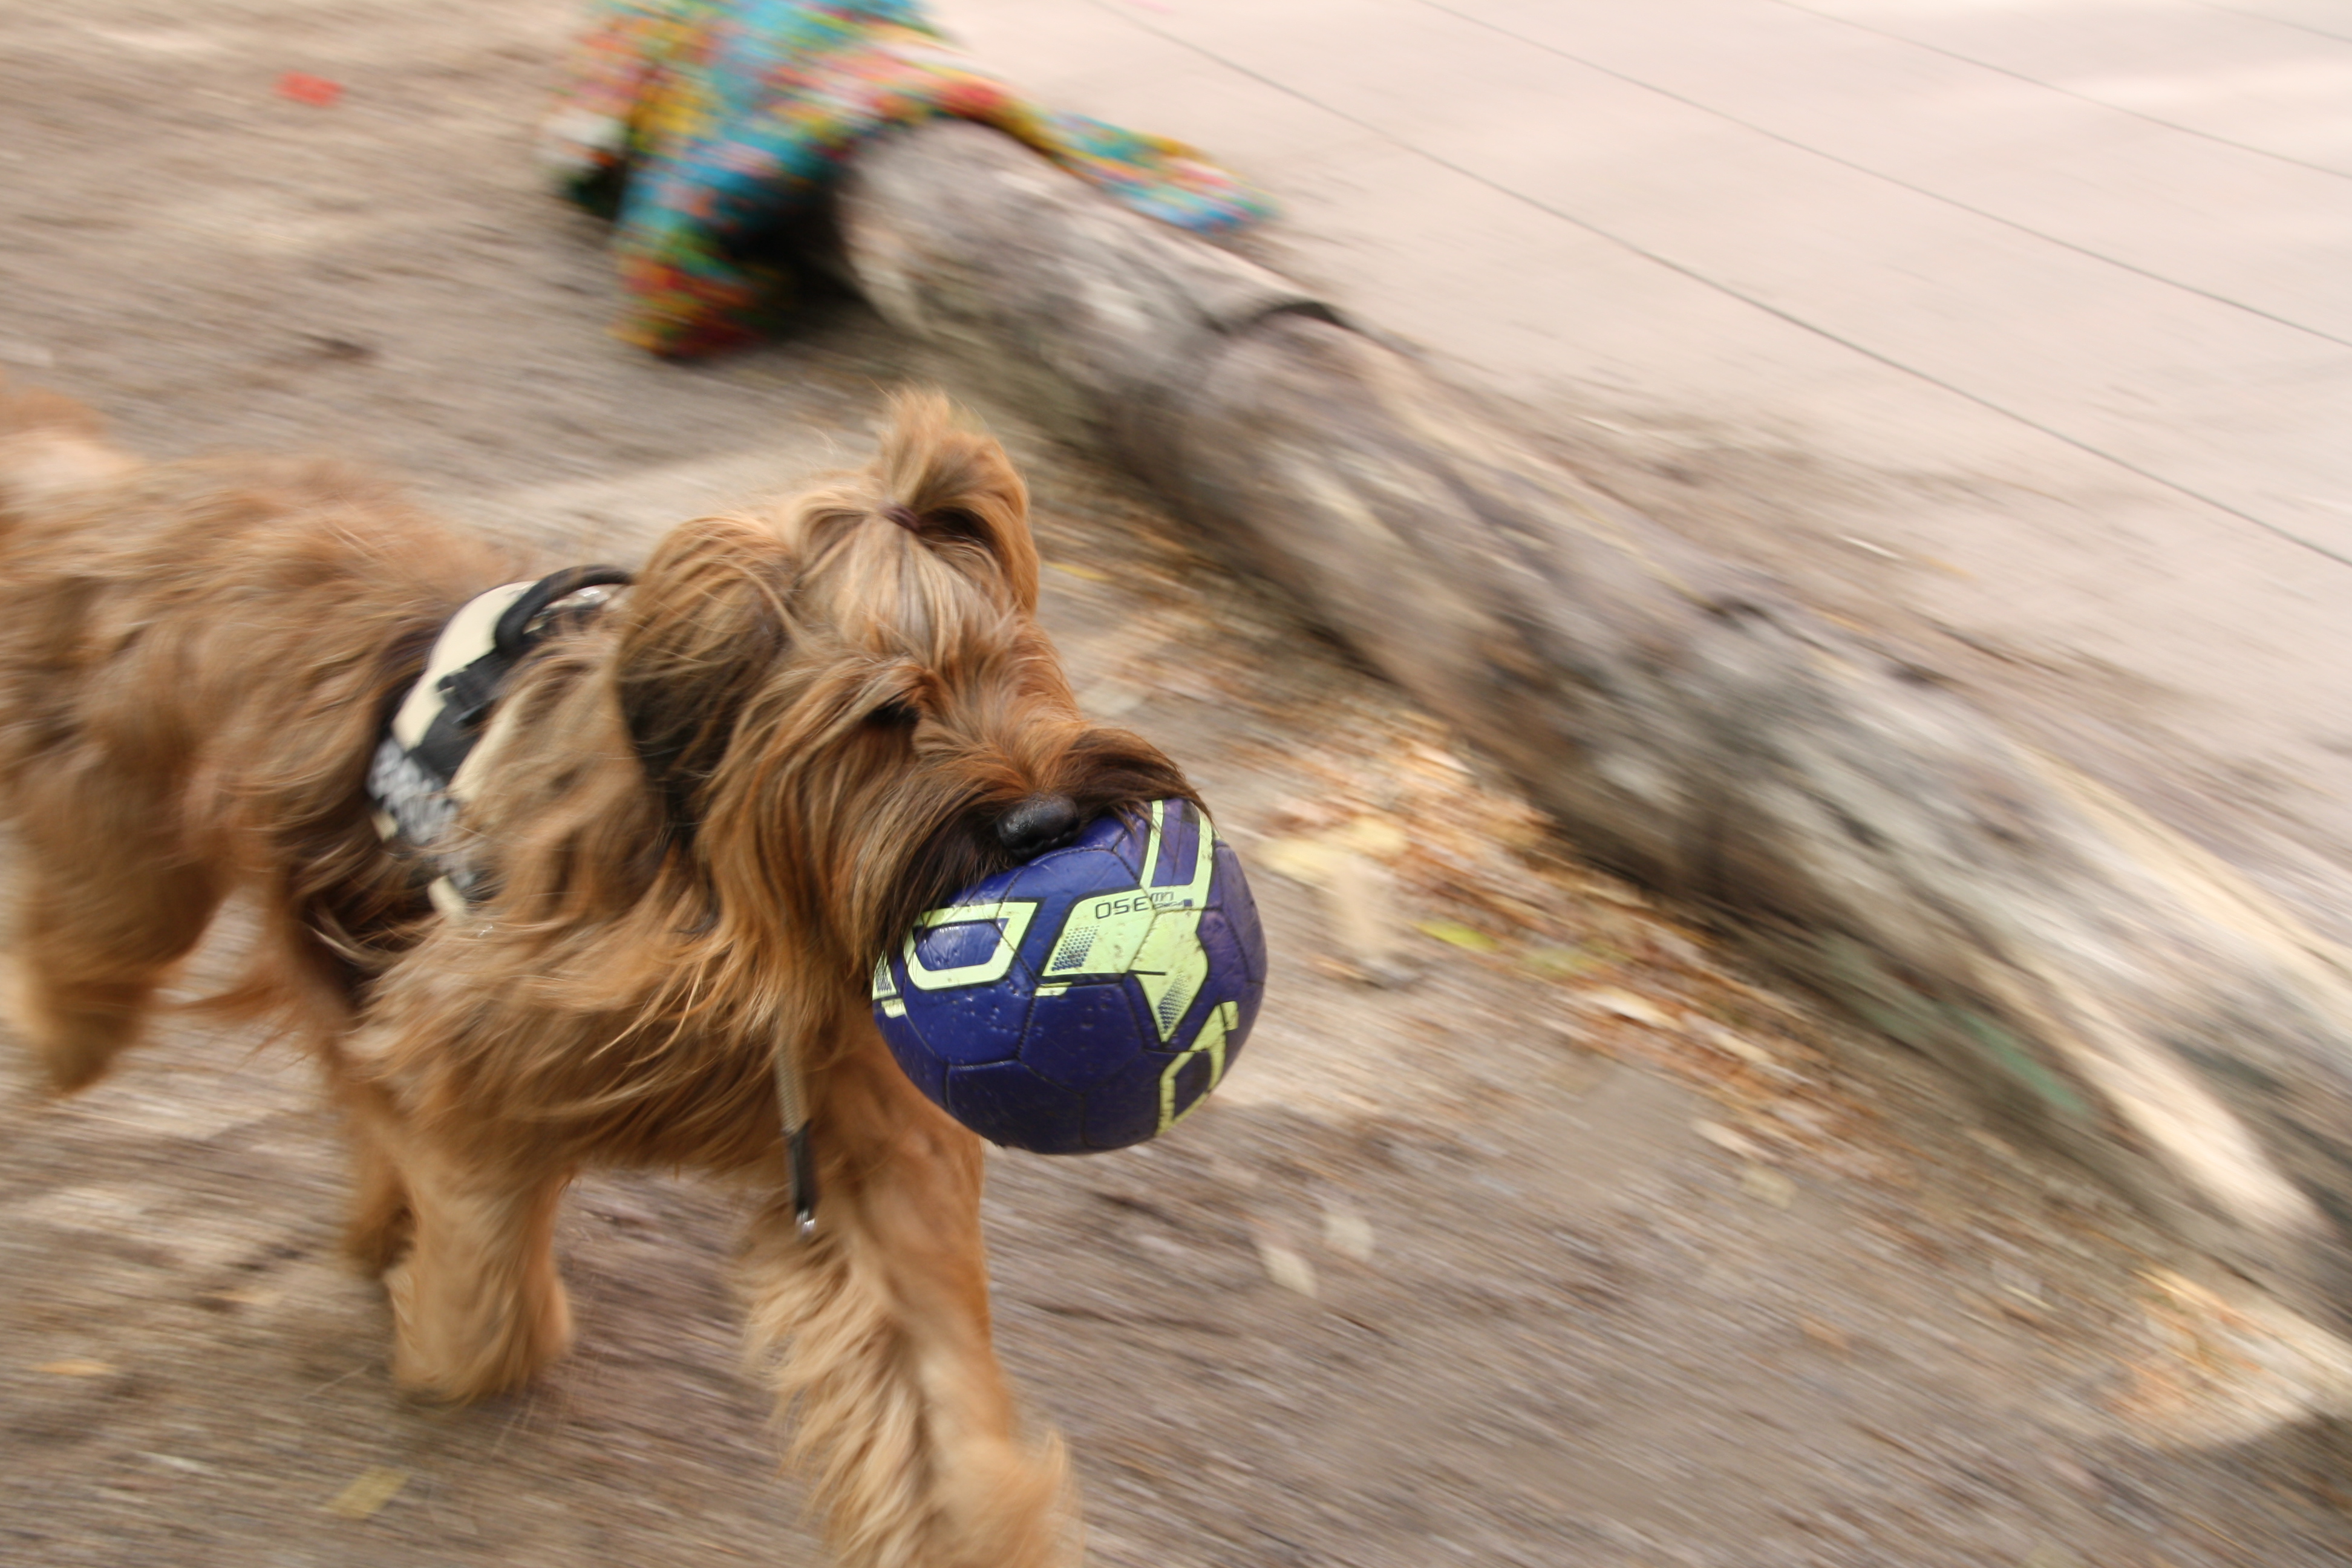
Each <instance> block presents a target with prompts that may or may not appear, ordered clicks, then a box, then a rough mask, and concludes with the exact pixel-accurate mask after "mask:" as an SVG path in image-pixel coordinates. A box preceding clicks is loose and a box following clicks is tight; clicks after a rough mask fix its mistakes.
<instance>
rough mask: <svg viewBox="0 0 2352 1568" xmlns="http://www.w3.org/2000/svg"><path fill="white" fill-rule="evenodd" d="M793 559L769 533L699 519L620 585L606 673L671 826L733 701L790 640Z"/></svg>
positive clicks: (704, 776) (719, 755)
mask: <svg viewBox="0 0 2352 1568" xmlns="http://www.w3.org/2000/svg"><path fill="white" fill-rule="evenodd" d="M792 581H793V565H792V556H791V553H790V552H788V551H787V550H786V549H785V547H784V544H783V542H782V541H781V540H779V539H778V538H777V537H776V536H775V535H774V534H773V533H772V532H770V531H768V530H766V529H763V528H761V527H759V526H758V525H756V524H753V523H750V522H746V521H740V520H738V519H735V518H725V517H714V518H704V519H702V520H700V521H695V522H689V523H686V524H683V525H682V526H680V527H678V528H676V529H673V530H671V531H670V532H669V534H668V536H667V537H666V538H665V539H664V540H663V541H662V542H661V543H660V544H659V545H658V546H657V547H656V549H655V551H654V553H653V558H652V559H651V560H650V561H648V562H646V567H645V570H644V571H643V572H640V573H639V574H637V577H636V581H635V584H634V585H633V586H632V587H631V588H630V590H629V599H628V605H627V607H626V609H625V612H624V613H625V617H626V618H625V624H624V626H623V628H622V632H621V638H620V647H619V652H618V660H619V664H618V669H617V671H616V676H615V679H616V682H617V685H618V688H619V697H620V704H621V717H622V719H623V721H625V723H626V724H627V725H628V729H629V738H630V739H631V740H632V741H633V742H635V745H636V750H637V756H638V758H639V759H640V760H641V761H642V762H643V763H644V764H645V769H646V776H647V777H648V778H649V779H650V780H651V781H652V782H653V784H654V785H655V787H656V789H658V790H659V791H660V792H661V793H662V795H663V797H664V799H665V800H666V801H667V803H668V805H669V808H670V814H671V816H673V817H674V818H676V819H677V821H678V823H680V824H681V825H682V826H688V825H691V823H692V822H693V820H694V808H695V803H696V798H697V796H698V795H699V793H700V791H701V789H702V786H703V785H704V784H706V783H707V782H709V778H710V776H711V774H712V773H716V772H717V771H718V768H719V763H720V761H721V760H722V759H723V758H724V757H725V756H726V754H727V745H728V742H729V739H730V737H731V736H732V734H733V732H734V729H735V722H736V720H737V718H738V717H739V715H740V713H741V711H742V708H743V703H744V701H745V700H747V699H748V698H750V697H751V694H752V693H753V692H754V691H755V690H757V689H758V688H759V686H760V684H761V681H762V680H763V679H765V677H766V676H767V674H768V672H769V671H770V670H771V669H772V668H774V666H775V664H776V662H777V660H779V659H780V658H782V657H783V655H784V652H785V650H786V648H787V647H788V646H789V645H790V642H791V630H790V616H789V609H788V605H787V603H786V601H787V598H788V595H790V593H791V588H792Z"/></svg>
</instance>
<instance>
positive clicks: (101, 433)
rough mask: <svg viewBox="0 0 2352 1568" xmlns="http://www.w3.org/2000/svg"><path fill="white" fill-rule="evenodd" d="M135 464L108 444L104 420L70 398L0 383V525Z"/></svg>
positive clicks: (96, 484)
mask: <svg viewBox="0 0 2352 1568" xmlns="http://www.w3.org/2000/svg"><path fill="white" fill-rule="evenodd" d="M135 466H136V465H135V464H134V463H133V461H132V459H131V458H130V457H129V456H127V455H126V454H124V453H123V452H121V450H119V449H118V448H116V447H113V446H112V445H110V443H109V442H108V441H107V439H106V425H105V422H104V421H103V420H101V419H100V418H99V416H97V415H95V414H93V413H91V412H90V411H89V409H87V408H85V407H83V406H82V405H80V404H79V403H76V402H75V401H74V400H73V399H72V398H70V397H62V396H59V395H58V394H56V393H54V392H44V391H42V390H40V389H39V388H37V387H28V388H26V389H24V390H23V391H16V390H12V389H10V388H9V387H7V386H5V385H0V527H5V525H6V524H7V522H8V521H10V520H11V519H12V518H14V517H16V516H20V515H23V514H25V513H26V512H30V511H33V510H37V509H38V508H41V507H44V506H47V505H50V504H52V503H54V502H56V501H58V500H64V499H66V498H68V497H69V496H72V495H74V494H76V493H77V492H79V491H83V490H89V489H97V488H98V487H100V486H101V485H104V484H107V483H109V482H110V481H111V480H113V479H119V478H120V477H121V476H122V475H123V474H125V473H127V472H129V471H130V470H131V468H134V467H135Z"/></svg>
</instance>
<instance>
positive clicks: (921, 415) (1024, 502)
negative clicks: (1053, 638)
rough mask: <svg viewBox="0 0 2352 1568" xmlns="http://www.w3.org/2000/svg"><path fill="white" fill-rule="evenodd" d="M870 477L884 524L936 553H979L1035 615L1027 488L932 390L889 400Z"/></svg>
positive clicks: (993, 445)
mask: <svg viewBox="0 0 2352 1568" xmlns="http://www.w3.org/2000/svg"><path fill="white" fill-rule="evenodd" d="M874 473H875V477H876V479H877V481H878V482H879V489H880V490H881V493H882V495H883V496H884V497H885V498H886V499H887V502H888V503H889V504H888V505H887V507H886V508H885V511H886V513H887V515H889V516H890V517H891V519H892V521H896V522H898V524H899V526H901V527H903V528H906V529H908V531H911V532H913V533H915V534H916V535H917V536H918V537H919V538H920V539H922V540H923V541H924V542H925V543H927V544H929V545H930V546H931V547H932V548H933V549H934V550H936V551H938V552H940V553H942V554H949V555H952V554H953V553H954V552H958V551H961V550H971V549H977V550H979V551H980V552H982V553H983V554H985V555H986V556H987V558H988V559H989V560H991V561H992V562H993V563H995V567H996V570H997V571H998V572H999V573H1001V574H1003V578H1004V585H1005V587H1006V588H1008V589H1009V590H1010V591H1011V593H1012V595H1013V599H1014V601H1015V602H1016V603H1018V604H1019V605H1020V606H1021V607H1022V608H1023V609H1024V610H1029V611H1034V610H1035V609H1036V607H1037V544H1036V542H1035V540H1034V539H1033V538H1031V537H1030V533H1029V489H1028V487H1027V486H1026V485H1024V484H1023V483H1022V482H1021V475H1020V473H1019V471H1018V470H1016V469H1015V468H1013V460H1012V459H1011V458H1007V457H1006V456H1005V455H1004V448H1003V447H1001V446H999V445H998V444H997V441H996V438H995V437H992V436H987V435H983V434H982V433H981V432H980V431H977V430H974V429H971V428H970V427H969V426H965V425H963V424H961V423H960V422H959V421H958V420H957V418H956V416H955V411H954V409H953V408H952V407H951V406H950V404H949V403H948V400H947V399H946V398H944V397H942V396H940V395H939V394H938V393H936V392H915V393H907V392H902V393H899V394H898V395H896V396H894V397H893V398H892V399H891V400H890V424H889V426H888V429H887V432H886V433H885V435H884V436H883V437H882V450H881V453H880V455H879V456H878V457H877V458H876V459H875V464H874Z"/></svg>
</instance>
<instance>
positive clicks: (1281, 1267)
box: [1257, 1240, 1315, 1297]
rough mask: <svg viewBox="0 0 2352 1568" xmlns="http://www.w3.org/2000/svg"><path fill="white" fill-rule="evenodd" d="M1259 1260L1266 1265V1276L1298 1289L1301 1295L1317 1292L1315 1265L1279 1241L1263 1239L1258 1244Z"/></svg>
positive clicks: (1279, 1283)
mask: <svg viewBox="0 0 2352 1568" xmlns="http://www.w3.org/2000/svg"><path fill="white" fill-rule="evenodd" d="M1257 1257H1258V1261H1259V1262H1261V1263H1263V1264H1265V1277H1266V1278H1267V1279H1271V1280H1273V1281H1274V1282H1275V1283H1276V1284H1277V1285H1279V1286H1281V1287H1282V1288H1283V1289H1286V1290H1296V1291H1297V1293H1298V1294H1300V1295H1301V1296H1309V1297H1311V1296H1313V1295H1314V1294H1315V1266H1314V1265H1313V1264H1311V1263H1309V1262H1307V1259H1305V1258H1301V1257H1300V1256H1299V1255H1298V1254H1297V1253H1296V1252H1293V1251H1291V1250H1290V1248H1288V1247H1284V1246H1282V1245H1281V1244H1280V1243H1278V1242H1272V1241H1264V1240H1261V1241H1260V1242H1259V1243H1258V1244H1257Z"/></svg>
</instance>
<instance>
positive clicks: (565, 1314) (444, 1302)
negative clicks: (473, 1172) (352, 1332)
mask: <svg viewBox="0 0 2352 1568" xmlns="http://www.w3.org/2000/svg"><path fill="white" fill-rule="evenodd" d="M417 1263H418V1259H417V1258H416V1257H415V1255H414V1254H412V1255H411V1256H409V1257H408V1258H405V1259H404V1260H403V1261H401V1262H399V1263H397V1264H394V1266H393V1267H392V1268H389V1269H387V1270H385V1272H384V1276H383V1286H384V1292H385V1294H386V1296H387V1297H388V1298H389V1299H390V1300H391V1303H392V1324H393V1347H392V1377H393V1381H394V1383H395V1384H399V1385H400V1386H401V1387H402V1388H404V1389H405V1390H407V1391H408V1392H409V1393H411V1394H417V1395H419V1396H420V1397H423V1398H426V1399H438V1400H446V1401H449V1402H451V1403H453V1404H461V1405H462V1404H464V1403H466V1402H467V1401H468V1400H474V1399H481V1398H484V1397H486V1396H488V1395H489V1394H499V1393H503V1392H504V1391H506V1390H508V1389H510V1388H515V1387H518V1386H520V1384H525V1383H528V1382H529V1381H530V1377H531V1374H532V1373H536V1372H537V1371H539V1369H540V1368H541V1367H542V1366H544V1365H546V1364H547V1363H549V1362H551V1361H553V1360H554V1359H555V1358H556V1357H558V1356H560V1355H562V1353H563V1352H565V1351H567V1350H569V1349H571V1348H572V1305H571V1302H570V1301H569V1300H566V1299H565V1297H564V1293H563V1287H562V1284H561V1283H560V1282H559V1281H556V1280H554V1279H548V1280H546V1281H544V1282H542V1283H541V1285H540V1286H539V1288H537V1289H520V1290H519V1289H511V1288H509V1289H498V1288H497V1287H496V1286H494V1285H493V1284H492V1283H491V1282H489V1281H487V1280H483V1279H468V1280H464V1281H458V1282H454V1283H448V1284H436V1281H434V1280H433V1279H431V1278H430V1277H429V1276H426V1275H425V1274H423V1273H422V1272H421V1271H420V1270H419V1268H418V1267H417Z"/></svg>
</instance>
